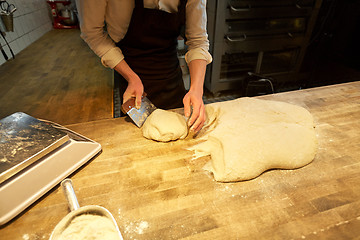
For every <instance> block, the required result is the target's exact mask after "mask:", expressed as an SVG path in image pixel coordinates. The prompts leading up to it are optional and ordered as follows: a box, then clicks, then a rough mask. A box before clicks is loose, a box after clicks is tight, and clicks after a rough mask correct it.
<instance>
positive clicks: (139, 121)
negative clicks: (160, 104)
mask: <svg viewBox="0 0 360 240" xmlns="http://www.w3.org/2000/svg"><path fill="white" fill-rule="evenodd" d="M155 109H156V107H155V106H154V104H152V102H150V100H149V99H148V98H147V97H143V98H142V99H141V107H140V109H136V108H135V107H132V108H131V109H130V110H129V111H127V114H128V115H129V117H130V118H131V119H132V120H133V121H134V123H135V124H136V126H138V127H139V128H140V127H141V126H142V125H143V124H144V122H145V120H146V119H147V117H148V116H149V115H150V114H151V113H152V112H153V111H154V110H155Z"/></svg>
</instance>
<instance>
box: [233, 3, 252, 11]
mask: <svg viewBox="0 0 360 240" xmlns="http://www.w3.org/2000/svg"><path fill="white" fill-rule="evenodd" d="M229 6H230V9H231V11H232V12H234V13H238V12H248V11H250V9H251V5H250V4H249V5H247V8H236V7H234V6H233V5H231V3H229Z"/></svg>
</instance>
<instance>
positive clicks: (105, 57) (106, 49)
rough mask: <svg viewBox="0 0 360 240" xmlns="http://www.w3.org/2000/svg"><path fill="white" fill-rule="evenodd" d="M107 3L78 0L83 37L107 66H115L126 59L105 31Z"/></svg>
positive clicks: (103, 1)
mask: <svg viewBox="0 0 360 240" xmlns="http://www.w3.org/2000/svg"><path fill="white" fill-rule="evenodd" d="M106 4H107V1H106V0H76V5H77V8H78V11H79V18H80V29H81V35H80V36H81V38H82V39H83V40H84V41H85V42H86V43H87V44H88V45H89V47H90V48H91V50H93V51H94V53H95V54H96V55H98V56H99V57H100V58H101V62H102V64H103V65H104V66H105V67H110V68H114V67H115V66H116V65H117V64H118V63H119V62H120V61H121V60H122V59H124V55H123V54H122V52H121V50H120V48H118V47H116V45H115V43H114V41H113V39H111V38H110V36H109V35H108V33H107V32H106V31H104V27H105V14H106Z"/></svg>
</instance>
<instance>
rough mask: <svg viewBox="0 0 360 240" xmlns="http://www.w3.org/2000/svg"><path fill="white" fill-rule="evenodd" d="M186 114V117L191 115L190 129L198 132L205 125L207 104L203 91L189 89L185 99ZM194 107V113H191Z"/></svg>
mask: <svg viewBox="0 0 360 240" xmlns="http://www.w3.org/2000/svg"><path fill="white" fill-rule="evenodd" d="M183 103H184V114H185V117H190V115H191V117H190V119H189V121H188V126H189V127H190V131H193V132H195V133H196V132H198V131H200V129H201V128H202V127H203V126H204V123H205V120H206V114H205V106H204V102H203V100H202V92H196V91H191V90H190V91H189V92H188V93H187V94H186V95H185V97H184V99H183ZM191 107H192V114H191Z"/></svg>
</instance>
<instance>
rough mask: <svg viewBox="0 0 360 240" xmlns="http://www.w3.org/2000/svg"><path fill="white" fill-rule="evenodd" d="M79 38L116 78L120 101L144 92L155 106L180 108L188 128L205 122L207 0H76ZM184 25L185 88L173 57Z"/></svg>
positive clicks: (199, 125) (138, 103)
mask: <svg viewBox="0 0 360 240" xmlns="http://www.w3.org/2000/svg"><path fill="white" fill-rule="evenodd" d="M77 8H78V11H79V16H80V28H81V37H82V38H83V39H84V40H85V42H86V43H87V44H88V45H89V46H90V48H91V49H92V50H93V51H94V52H95V53H96V54H97V55H98V56H99V57H101V62H102V64H103V65H104V66H106V67H110V68H113V69H114V70H115V71H114V74H115V76H114V79H120V80H119V81H120V96H121V97H122V102H125V101H127V100H128V99H129V98H131V97H135V98H136V104H137V107H139V105H140V104H141V96H142V94H143V92H144V91H145V92H146V93H147V95H148V98H149V99H150V100H151V101H152V102H153V103H154V105H155V106H156V107H158V108H162V109H171V108H179V107H184V114H185V116H186V117H190V114H191V111H192V115H191V117H190V119H189V122H188V124H189V126H191V128H190V129H191V130H193V131H195V132H197V131H199V130H200V129H201V128H202V126H203V125H204V122H205V118H206V116H205V108H204V103H203V100H202V96H203V85H204V77H205V70H206V65H207V64H209V63H210V62H211V61H212V58H211V55H210V54H209V52H208V50H209V41H208V38H207V32H206V0H77ZM182 26H184V27H185V38H186V45H187V46H188V51H187V53H186V55H185V60H186V62H187V64H188V66H189V72H190V79H191V83H190V89H189V91H188V92H186V90H185V87H184V82H183V80H182V72H181V69H180V66H179V61H178V58H177V48H176V46H177V38H178V36H179V35H180V32H181V28H182Z"/></svg>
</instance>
